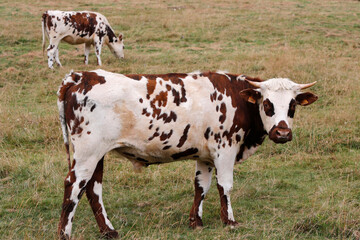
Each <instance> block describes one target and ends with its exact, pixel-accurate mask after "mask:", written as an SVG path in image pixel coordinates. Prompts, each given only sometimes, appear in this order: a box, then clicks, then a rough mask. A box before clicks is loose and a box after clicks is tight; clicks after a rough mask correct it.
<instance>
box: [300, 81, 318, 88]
mask: <svg viewBox="0 0 360 240" xmlns="http://www.w3.org/2000/svg"><path fill="white" fill-rule="evenodd" d="M315 83H316V81H315V82H312V83H305V84H299V87H300V89H306V88H309V87H312V86H314V85H315Z"/></svg>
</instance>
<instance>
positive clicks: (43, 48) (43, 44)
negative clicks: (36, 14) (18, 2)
mask: <svg viewBox="0 0 360 240" xmlns="http://www.w3.org/2000/svg"><path fill="white" fill-rule="evenodd" d="M46 17H47V12H45V13H44V14H43V15H42V20H41V29H42V53H43V56H44V51H45V27H46Z"/></svg>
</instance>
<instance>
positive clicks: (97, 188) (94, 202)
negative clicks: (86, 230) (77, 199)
mask: <svg viewBox="0 0 360 240" xmlns="http://www.w3.org/2000/svg"><path fill="white" fill-rule="evenodd" d="M103 168H104V158H102V159H101V160H100V161H99V162H98V164H97V166H96V169H95V172H94V174H93V176H92V178H91V179H90V181H89V182H88V184H87V185H86V196H87V198H88V200H89V203H90V205H91V208H92V210H93V213H94V215H95V219H96V222H97V224H98V226H99V228H100V232H101V233H102V235H103V236H104V237H106V238H117V237H119V234H118V232H117V231H115V229H114V227H113V226H112V224H111V222H110V220H109V219H108V217H107V214H106V211H105V207H104V203H103V200H102V178H103Z"/></svg>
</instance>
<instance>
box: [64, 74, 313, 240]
mask: <svg viewBox="0 0 360 240" xmlns="http://www.w3.org/2000/svg"><path fill="white" fill-rule="evenodd" d="M253 85H255V86H253ZM305 87H309V85H301V84H296V83H294V82H292V81H290V80H289V79H270V80H267V81H261V80H260V79H254V78H250V77H247V76H244V75H234V74H227V73H222V72H217V73H215V72H205V73H198V72H196V73H189V74H183V73H180V74H179V73H171V74H164V75H138V74H132V75H122V74H116V73H110V72H106V71H103V70H96V71H91V72H71V73H70V74H68V75H67V76H66V77H65V78H64V80H63V82H62V85H61V86H60V88H59V91H58V96H59V99H58V107H59V112H60V121H61V125H62V130H63V135H64V141H65V146H66V149H67V154H68V161H69V173H68V175H67V177H66V179H65V193H64V202H63V205H62V213H61V218H60V223H59V228H58V233H59V235H60V236H61V237H62V238H69V237H70V234H71V227H72V220H73V217H74V213H75V209H76V206H77V205H78V202H79V200H80V198H81V195H82V193H83V192H86V195H87V197H88V199H89V202H90V205H91V207H92V209H93V211H94V214H95V217H96V221H97V223H98V225H99V228H100V231H101V233H102V234H103V235H104V236H106V237H110V238H111V237H117V236H118V233H117V232H116V231H115V229H114V227H113V226H112V225H111V223H110V221H109V219H108V217H107V214H106V211H105V207H104V204H103V201H102V170H103V159H104V155H105V154H106V153H107V152H109V151H110V150H115V151H117V152H119V153H120V154H121V155H123V156H124V157H126V158H128V159H129V160H130V161H131V162H132V163H133V164H134V168H135V169H136V170H139V168H141V167H144V166H145V167H146V166H149V165H151V164H160V163H168V162H173V161H178V160H185V159H193V160H196V161H197V165H196V170H195V182H194V184H195V198H194V203H193V206H192V208H191V211H190V226H191V227H192V228H196V227H201V226H202V225H203V223H202V206H203V201H204V197H205V195H206V193H207V192H208V190H209V188H210V183H211V177H212V172H213V168H215V169H216V171H215V172H216V180H217V188H218V190H219V194H220V203H221V210H220V217H221V220H222V221H223V222H224V224H226V225H230V226H235V225H237V222H236V221H235V219H234V216H233V210H232V207H231V202H230V190H231V189H232V185H233V169H234V165H235V163H239V162H241V161H243V160H245V159H246V158H248V157H249V156H250V155H251V154H253V153H254V152H255V150H256V148H257V147H258V145H260V144H261V143H262V142H263V140H264V138H265V136H266V135H268V134H269V137H270V139H271V140H273V141H274V142H278V143H285V142H286V141H290V140H291V138H292V135H291V127H292V119H293V117H294V114H295V107H296V105H308V104H310V103H312V102H314V101H315V100H316V99H317V97H316V96H315V95H314V94H312V93H309V92H307V93H302V92H301V91H300V90H301V89H303V88H305ZM68 139H71V142H72V144H73V146H74V149H75V150H74V154H73V161H72V164H71V166H70V157H69V156H70V155H69V140H68Z"/></svg>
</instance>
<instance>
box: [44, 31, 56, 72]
mask: <svg viewBox="0 0 360 240" xmlns="http://www.w3.org/2000/svg"><path fill="white" fill-rule="evenodd" d="M49 39H50V44H49V47H48V48H47V56H48V66H49V68H51V69H52V68H53V65H54V61H55V60H56V51H57V49H58V46H59V41H54V40H53V39H52V37H51V36H49Z"/></svg>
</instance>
